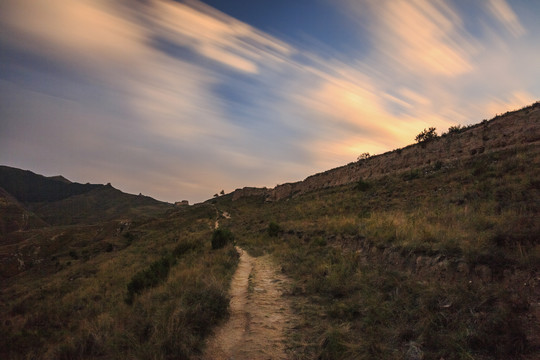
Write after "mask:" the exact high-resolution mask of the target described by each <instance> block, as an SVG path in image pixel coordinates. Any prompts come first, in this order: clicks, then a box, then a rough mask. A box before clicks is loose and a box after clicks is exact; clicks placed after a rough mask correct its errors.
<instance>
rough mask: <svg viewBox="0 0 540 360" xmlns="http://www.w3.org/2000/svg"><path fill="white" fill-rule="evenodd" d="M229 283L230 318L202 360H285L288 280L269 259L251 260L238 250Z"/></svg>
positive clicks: (289, 318)
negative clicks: (283, 295)
mask: <svg viewBox="0 0 540 360" xmlns="http://www.w3.org/2000/svg"><path fill="white" fill-rule="evenodd" d="M237 250H238V252H239V253H240V264H239V265H238V269H237V270H236V273H235V274H234V277H233V279H232V283H231V289H230V295H231V307H230V312H231V316H230V319H229V321H228V322H226V323H225V324H223V326H221V327H220V328H218V329H217V331H216V333H215V336H214V337H213V338H211V339H210V340H209V342H208V346H207V350H206V353H205V355H204V357H203V359H205V360H229V359H231V360H232V359H234V360H248V359H250V360H259V359H261V360H263V359H264V360H266V359H287V356H286V355H285V346H284V334H285V331H286V330H287V329H289V328H290V327H291V326H292V323H293V315H292V312H291V309H290V307H289V304H288V301H287V300H286V299H284V298H283V297H282V294H283V291H284V288H285V286H286V282H287V279H286V278H285V276H284V275H283V274H281V273H280V272H279V271H278V269H277V267H276V266H275V265H274V264H273V263H272V262H271V260H270V258H269V256H268V255H266V256H262V257H258V258H254V257H251V256H249V254H248V253H247V252H245V251H243V250H242V249H240V248H237Z"/></svg>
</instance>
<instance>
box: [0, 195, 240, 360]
mask: <svg viewBox="0 0 540 360" xmlns="http://www.w3.org/2000/svg"><path fill="white" fill-rule="evenodd" d="M214 221H215V210H214V209H213V208H212V207H210V206H199V207H191V208H190V209H189V212H186V211H185V210H183V209H176V210H173V211H170V212H169V213H168V214H167V215H166V216H163V217H161V218H160V219H157V220H156V219H154V220H144V221H142V222H139V223H132V224H130V226H129V228H126V227H125V225H122V224H120V223H118V222H110V223H105V224H98V225H92V226H70V227H53V228H47V229H42V230H41V232H40V233H39V234H36V236H38V237H39V239H35V240H36V244H41V246H42V247H47V251H48V252H49V253H50V254H51V255H50V257H47V258H44V259H41V261H39V262H34V263H33V265H32V266H31V267H27V268H26V270H25V271H24V272H22V273H20V274H18V275H16V276H12V277H9V278H6V279H3V280H2V291H1V293H0V358H3V359H27V358H40V359H41V358H42V359H80V358H115V359H121V358H122V359H123V358H138V359H184V358H189V357H191V356H193V355H194V354H197V353H198V352H199V351H200V349H201V347H202V344H203V339H204V338H205V337H206V336H207V335H208V333H209V331H210V329H211V328H212V327H213V326H215V324H217V323H218V322H219V321H222V319H223V318H224V317H225V316H226V315H227V307H228V297H227V287H228V285H227V284H228V283H229V282H230V278H231V276H232V274H233V273H234V270H235V268H236V264H237V261H238V256H237V254H236V251H235V250H234V248H233V247H232V246H231V245H228V246H226V247H225V248H223V249H219V250H212V249H211V245H210V240H211V237H212V229H213V225H214ZM160 259H161V260H160ZM163 259H167V261H170V262H169V264H170V266H168V267H167V268H166V271H163V267H161V268H158V267H156V266H155V265H153V264H155V263H161V262H162V260H163ZM138 273H143V274H145V275H144V276H146V277H148V276H151V277H152V279H153V280H152V281H153V283H152V284H145V285H144V287H143V288H140V287H139V288H138V289H137V290H138V291H137V292H136V293H134V294H133V295H134V296H133V298H132V299H131V300H132V301H126V298H127V297H128V287H127V285H128V284H129V283H130V282H133V279H135V278H136V277H137V276H136V274H138ZM158 273H159V274H158ZM140 277H141V276H140V275H139V278H140ZM154 280H155V281H154Z"/></svg>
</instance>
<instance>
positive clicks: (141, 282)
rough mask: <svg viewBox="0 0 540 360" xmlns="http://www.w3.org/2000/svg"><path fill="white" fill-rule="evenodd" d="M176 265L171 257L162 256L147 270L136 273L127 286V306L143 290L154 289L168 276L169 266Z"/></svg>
mask: <svg viewBox="0 0 540 360" xmlns="http://www.w3.org/2000/svg"><path fill="white" fill-rule="evenodd" d="M175 263H176V259H175V258H174V257H172V256H164V257H162V258H161V259H159V260H157V261H154V262H153V263H152V264H151V265H150V266H149V267H148V268H147V269H145V270H142V271H139V272H138V273H136V274H135V275H134V276H133V278H131V281H130V282H129V283H128V284H127V290H128V295H127V297H126V299H125V301H126V303H127V304H132V303H133V300H134V298H135V295H138V294H140V293H141V292H142V291H143V290H144V289H146V288H150V287H154V286H156V285H158V284H159V283H161V282H162V281H164V280H165V279H166V278H167V276H168V275H169V270H170V269H171V266H173V265H174V264H175Z"/></svg>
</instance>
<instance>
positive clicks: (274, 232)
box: [267, 222, 281, 237]
mask: <svg viewBox="0 0 540 360" xmlns="http://www.w3.org/2000/svg"><path fill="white" fill-rule="evenodd" d="M280 231H281V227H280V226H279V225H278V224H276V223H275V222H271V223H270V224H268V229H267V232H268V235H270V236H271V237H276V236H278V235H279V232H280Z"/></svg>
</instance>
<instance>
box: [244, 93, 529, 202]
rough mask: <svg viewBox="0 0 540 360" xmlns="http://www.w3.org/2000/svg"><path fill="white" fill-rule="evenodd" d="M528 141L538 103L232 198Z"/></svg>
mask: <svg viewBox="0 0 540 360" xmlns="http://www.w3.org/2000/svg"><path fill="white" fill-rule="evenodd" d="M531 143H540V102H536V103H535V104H533V105H531V106H529V107H526V108H523V109H521V110H517V111H514V112H508V113H506V114H504V115H499V116H496V117H495V118H493V119H492V120H490V121H487V120H484V121H483V122H482V123H480V124H477V125H474V126H471V127H467V128H464V129H462V130H459V131H457V132H454V133H451V134H447V135H444V136H442V137H439V138H437V139H435V140H432V141H429V142H426V143H420V144H414V145H409V146H407V147H405V148H402V149H397V150H394V151H390V152H387V153H384V154H381V155H377V156H372V157H370V158H368V159H363V160H360V161H358V162H355V163H351V164H349V165H345V166H342V167H338V168H335V169H332V170H328V171H325V172H323V173H319V174H315V175H312V176H309V177H307V178H306V179H305V180H304V181H299V182H295V183H286V184H282V185H278V186H276V187H275V188H273V189H266V188H262V189H261V188H244V189H238V190H236V191H235V192H234V193H233V200H238V199H240V198H242V197H244V196H265V197H266V199H267V200H268V201H276V200H280V199H284V198H288V197H291V196H295V195H298V194H304V193H307V192H310V191H314V190H318V189H322V188H327V187H333V186H339V185H345V184H349V183H352V182H356V181H359V180H361V179H373V178H379V177H382V176H384V175H387V174H390V173H396V172H405V171H410V170H412V169H417V168H421V167H424V166H428V165H430V164H435V163H437V162H442V163H444V162H451V161H455V160H459V159H466V158H470V157H473V156H477V155H479V154H483V153H489V152H493V151H498V150H503V149H507V148H512V147H516V146H523V145H526V144H531Z"/></svg>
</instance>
